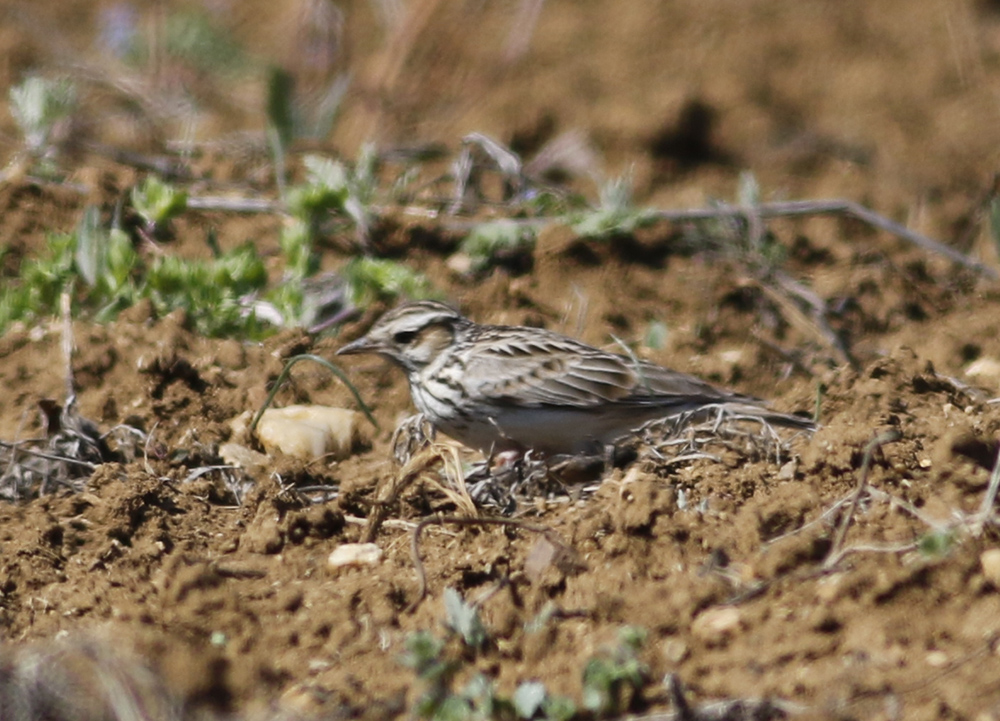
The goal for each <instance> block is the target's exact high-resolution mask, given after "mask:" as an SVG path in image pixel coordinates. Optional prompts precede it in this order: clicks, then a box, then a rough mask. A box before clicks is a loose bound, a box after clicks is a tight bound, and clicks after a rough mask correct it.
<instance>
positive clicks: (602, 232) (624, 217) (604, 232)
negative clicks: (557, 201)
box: [569, 171, 656, 238]
mask: <svg viewBox="0 0 1000 721" xmlns="http://www.w3.org/2000/svg"><path fill="white" fill-rule="evenodd" d="M569 218H570V226H571V227H572V228H573V232H574V233H576V234H577V235H578V236H580V237H581V238H609V237H612V236H615V235H629V234H630V233H633V232H634V231H635V230H636V229H637V228H641V227H644V226H646V225H648V224H650V223H651V222H653V221H654V220H655V219H656V216H655V214H654V213H653V212H652V211H650V210H645V209H641V208H636V207H635V205H634V203H633V199H632V173H631V171H629V172H626V173H624V174H623V175H621V176H619V177H617V178H612V179H610V180H608V181H606V182H605V183H603V184H602V185H601V187H600V189H599V199H598V204H597V207H596V208H593V209H591V210H587V211H584V212H582V213H572V214H570V216H569Z"/></svg>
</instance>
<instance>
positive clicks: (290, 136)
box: [266, 66, 350, 197]
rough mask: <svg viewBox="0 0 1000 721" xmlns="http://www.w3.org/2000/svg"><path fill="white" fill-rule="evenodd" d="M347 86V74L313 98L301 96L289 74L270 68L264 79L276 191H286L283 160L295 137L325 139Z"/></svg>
mask: <svg viewBox="0 0 1000 721" xmlns="http://www.w3.org/2000/svg"><path fill="white" fill-rule="evenodd" d="M349 84H350V77H349V76H348V75H346V74H342V75H339V76H337V77H336V78H335V79H334V80H333V81H332V82H331V83H330V85H329V86H327V87H326V88H325V89H322V90H321V91H320V92H319V93H317V94H315V95H313V96H312V97H302V96H301V95H300V94H299V93H297V92H296V89H295V79H294V78H293V77H292V75H291V73H289V72H288V71H286V70H284V69H282V68H279V67H277V66H272V67H271V68H270V69H269V71H268V78H267V106H266V114H267V136H268V142H269V143H270V145H271V154H272V156H273V158H274V168H275V176H276V179H277V184H278V191H279V192H280V193H281V195H282V197H284V196H285V195H286V192H285V173H286V167H285V158H286V157H287V155H288V149H289V147H290V146H291V144H292V142H293V141H294V140H295V139H296V138H312V139H317V138H324V137H326V136H328V135H329V134H330V130H331V129H332V128H333V122H334V120H335V119H336V117H337V113H338V112H339V111H340V103H341V100H343V97H344V93H346V92H347V87H348V85H349Z"/></svg>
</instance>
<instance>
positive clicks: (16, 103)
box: [9, 75, 76, 152]
mask: <svg viewBox="0 0 1000 721" xmlns="http://www.w3.org/2000/svg"><path fill="white" fill-rule="evenodd" d="M9 97H10V114H11V115H12V116H13V117H14V121H15V122H16V123H17V125H18V127H20V129H21V132H22V133H24V138H25V142H26V144H27V146H28V148H29V150H31V151H33V152H38V151H40V150H42V149H44V148H45V147H46V146H47V145H48V144H49V140H50V139H51V138H50V136H51V133H52V130H53V129H54V127H55V125H56V123H58V122H59V121H60V120H63V119H65V118H67V117H69V115H70V114H71V113H72V112H73V109H74V108H75V107H76V87H75V86H74V85H73V83H72V81H70V80H69V79H68V78H59V79H57V80H51V79H48V78H43V77H40V76H37V75H32V76H30V77H28V78H26V79H25V80H24V81H23V82H22V83H21V84H20V85H15V86H14V87H12V88H11V89H10V93H9Z"/></svg>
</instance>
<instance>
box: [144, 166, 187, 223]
mask: <svg viewBox="0 0 1000 721" xmlns="http://www.w3.org/2000/svg"><path fill="white" fill-rule="evenodd" d="M131 197H132V207H134V208H135V210H136V212H137V213H138V214H139V215H140V216H142V219H143V220H144V221H146V224H147V225H150V226H154V227H155V226H160V225H165V224H166V223H169V222H170V221H171V220H173V219H174V218H176V217H177V216H178V215H180V214H181V213H183V212H184V210H185V209H186V208H187V193H185V192H184V191H183V190H178V189H177V188H175V187H174V186H173V185H171V184H170V183H166V182H164V181H162V180H160V179H159V178H158V177H157V176H155V175H147V176H146V179H145V180H144V181H143V182H142V185H137V186H134V187H133V188H132V194H131Z"/></svg>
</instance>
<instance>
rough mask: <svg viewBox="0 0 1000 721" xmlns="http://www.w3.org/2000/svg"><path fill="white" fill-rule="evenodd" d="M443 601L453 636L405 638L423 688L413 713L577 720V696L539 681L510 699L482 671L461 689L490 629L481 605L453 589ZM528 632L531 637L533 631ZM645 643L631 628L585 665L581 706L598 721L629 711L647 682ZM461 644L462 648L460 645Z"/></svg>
mask: <svg viewBox="0 0 1000 721" xmlns="http://www.w3.org/2000/svg"><path fill="white" fill-rule="evenodd" d="M444 603H445V613H446V620H445V626H446V627H447V628H448V629H449V631H450V632H451V634H450V636H449V637H446V638H437V637H436V636H434V635H433V634H431V633H429V632H427V631H418V632H416V633H414V634H412V635H410V636H409V637H408V638H407V640H406V652H405V653H404V654H403V656H402V658H401V661H402V663H403V664H405V665H406V666H408V667H409V668H412V669H413V670H414V672H416V674H417V677H418V679H419V680H420V682H421V683H422V684H423V692H422V693H421V695H420V697H419V698H418V700H417V703H416V706H415V708H414V715H415V716H417V717H419V718H424V719H432V720H433V721H466V720H470V721H471V720H473V719H476V720H479V719H500V720H502V721H514V720H515V719H524V720H525V721H528V720H529V719H544V720H546V721H569V719H572V718H574V717H576V716H578V715H579V712H580V709H579V708H578V706H577V704H576V703H574V702H573V701H572V699H569V698H566V697H564V696H554V695H552V694H550V693H549V692H548V689H546V687H545V684H543V683H542V682H540V681H536V680H528V681H522V682H521V683H520V684H519V685H518V686H517V688H516V689H515V690H514V693H513V694H511V695H510V696H509V697H508V696H504V695H502V694H500V693H498V692H497V689H496V685H495V684H494V681H493V679H491V678H490V677H489V676H487V675H485V674H483V673H478V672H477V673H472V674H471V675H470V676H469V677H468V680H467V681H466V682H465V684H464V685H462V686H461V687H460V688H457V689H456V682H457V680H458V679H459V677H461V676H462V675H464V674H463V672H465V671H466V670H467V669H468V668H470V667H471V664H472V663H473V662H474V661H475V657H476V656H477V655H480V654H483V653H486V652H487V651H488V649H489V632H488V630H487V629H486V627H485V626H484V625H483V623H482V621H481V619H480V618H479V613H478V611H477V610H476V608H475V607H474V606H473V605H471V604H469V603H467V602H466V601H465V600H463V599H462V597H461V595H459V593H458V592H457V591H455V590H454V589H451V588H448V589H446V590H445V595H444ZM551 614H552V611H551V610H543V611H542V613H541V614H539V617H538V618H536V619H535V620H534V621H532V623H531V624H530V625H531V626H532V627H534V628H540V627H541V626H543V625H544V624H545V623H547V621H548V619H550V618H551ZM525 630H526V632H529V633H530V632H531V631H529V629H528V628H527V627H526V629H525ZM645 638H646V633H645V631H643V630H642V629H639V628H636V627H632V626H628V627H625V628H623V629H622V630H621V631H620V633H619V642H618V645H617V646H615V647H614V648H612V649H607V650H605V651H603V652H602V653H601V654H599V655H597V656H595V657H594V658H592V659H590V661H588V662H587V664H586V665H585V667H584V669H583V686H584V689H583V708H585V709H586V710H587V711H589V712H590V713H591V714H592V715H593V716H594V717H606V716H610V715H613V714H617V713H619V712H620V711H621V710H624V709H625V708H627V707H628V704H629V700H630V699H631V698H632V696H633V695H634V694H635V692H636V691H637V690H638V689H639V688H640V687H641V685H642V684H643V683H644V682H645V680H646V675H647V669H646V667H645V666H644V665H643V664H642V663H641V662H640V661H639V659H638V652H639V650H640V649H641V647H642V645H643V644H644V642H645ZM456 640H457V641H459V642H460V644H458V645H456V643H455V641H456Z"/></svg>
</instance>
